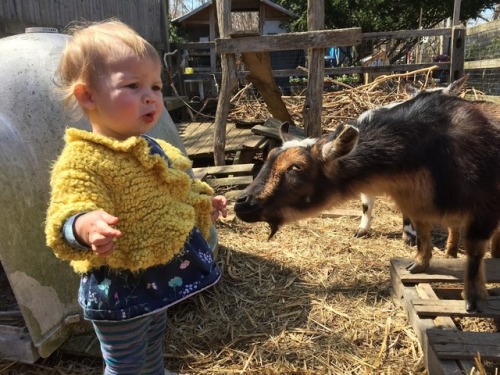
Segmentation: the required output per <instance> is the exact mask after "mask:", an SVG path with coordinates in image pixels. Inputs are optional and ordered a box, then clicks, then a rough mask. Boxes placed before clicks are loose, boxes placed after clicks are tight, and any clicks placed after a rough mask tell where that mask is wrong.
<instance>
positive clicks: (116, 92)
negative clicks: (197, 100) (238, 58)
mask: <svg viewBox="0 0 500 375" xmlns="http://www.w3.org/2000/svg"><path fill="white" fill-rule="evenodd" d="M161 89H162V81H161V65H160V64H159V63H158V62H156V61H154V60H152V59H140V58H139V57H137V56H134V55H129V56H124V57H122V58H120V59H118V60H117V61H114V62H112V63H110V64H109V66H108V69H107V71H106V72H105V73H104V74H102V75H100V77H99V79H98V80H97V83H96V84H95V86H94V87H93V89H91V90H90V93H91V96H92V101H93V104H94V106H93V108H91V109H90V110H89V111H88V112H87V113H88V116H89V119H90V122H91V124H92V129H93V132H94V133H97V134H102V135H105V136H107V137H111V138H115V139H118V140H125V139H127V138H128V137H131V136H137V135H140V134H143V133H146V132H147V131H148V130H150V129H151V128H152V127H153V126H154V125H155V124H156V122H157V121H158V119H159V117H160V115H161V113H162V111H163V95H162V91H161Z"/></svg>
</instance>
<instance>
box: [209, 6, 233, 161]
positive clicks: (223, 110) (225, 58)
mask: <svg viewBox="0 0 500 375" xmlns="http://www.w3.org/2000/svg"><path fill="white" fill-rule="evenodd" d="M216 4H217V21H218V24H219V35H220V37H221V38H228V37H229V34H230V33H231V0H217V1H216ZM221 67H222V79H221V86H220V92H219V100H218V102H217V110H216V112H215V124H214V126H215V130H214V163H215V165H225V164H226V157H225V148H226V120H227V116H228V114H229V107H230V104H231V93H232V91H233V88H234V86H235V84H236V58H235V56H234V54H229V53H227V54H222V55H221Z"/></svg>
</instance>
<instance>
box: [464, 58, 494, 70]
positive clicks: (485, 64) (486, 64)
mask: <svg viewBox="0 0 500 375" xmlns="http://www.w3.org/2000/svg"><path fill="white" fill-rule="evenodd" d="M498 67H500V59H487V60H477V61H466V62H465V63H464V68H465V69H496V68H498Z"/></svg>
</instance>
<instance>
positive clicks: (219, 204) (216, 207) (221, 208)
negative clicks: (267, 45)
mask: <svg viewBox="0 0 500 375" xmlns="http://www.w3.org/2000/svg"><path fill="white" fill-rule="evenodd" d="M226 206H227V199H226V197H224V196H223V195H216V196H215V197H212V208H213V210H212V212H211V215H212V222H213V223H215V222H216V221H217V219H218V218H219V214H221V215H222V217H226V216H227V208H226Z"/></svg>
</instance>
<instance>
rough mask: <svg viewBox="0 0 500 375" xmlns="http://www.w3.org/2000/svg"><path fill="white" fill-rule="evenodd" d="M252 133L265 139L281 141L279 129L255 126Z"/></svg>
mask: <svg viewBox="0 0 500 375" xmlns="http://www.w3.org/2000/svg"><path fill="white" fill-rule="evenodd" d="M252 133H255V134H257V135H263V136H264V137H269V138H273V139H278V140H280V141H281V136H280V131H279V129H275V128H270V127H267V126H264V125H255V126H254V127H253V128H252Z"/></svg>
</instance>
